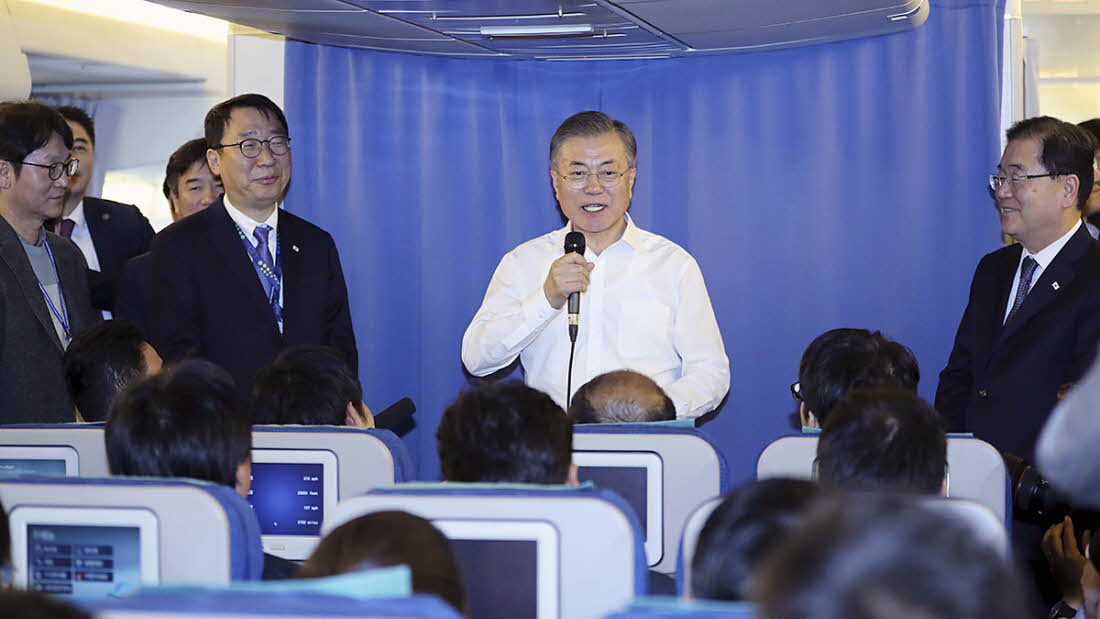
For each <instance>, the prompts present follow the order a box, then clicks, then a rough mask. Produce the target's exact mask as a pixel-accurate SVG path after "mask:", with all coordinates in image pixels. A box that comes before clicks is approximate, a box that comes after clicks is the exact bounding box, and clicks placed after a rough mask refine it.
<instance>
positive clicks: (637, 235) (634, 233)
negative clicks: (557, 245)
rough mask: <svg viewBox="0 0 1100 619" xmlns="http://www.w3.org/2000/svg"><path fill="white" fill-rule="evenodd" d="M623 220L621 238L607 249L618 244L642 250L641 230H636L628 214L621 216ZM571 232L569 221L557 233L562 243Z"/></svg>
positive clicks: (571, 224) (636, 227)
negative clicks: (623, 227) (623, 226)
mask: <svg viewBox="0 0 1100 619" xmlns="http://www.w3.org/2000/svg"><path fill="white" fill-rule="evenodd" d="M623 219H625V220H626V229H625V230H623V235H622V237H620V238H619V240H618V241H615V242H614V243H612V244H610V245H608V246H607V249H611V248H612V247H614V246H616V245H618V244H619V243H620V242H622V243H626V244H627V245H629V246H630V247H631V248H632V249H634V250H639V249H641V248H642V243H643V238H642V236H643V235H642V232H641V230H640V229H639V228H638V226H636V225H634V220H633V219H631V218H630V214H629V213H624V214H623ZM572 231H573V222H571V221H570V222H566V224H565V227H563V228H561V230H560V231H559V232H560V236H561V238H562V242H565V235H566V234H569V233H570V232H572ZM604 251H607V250H604ZM588 252H589V250H588V249H585V253H588Z"/></svg>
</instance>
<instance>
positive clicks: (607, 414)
mask: <svg viewBox="0 0 1100 619" xmlns="http://www.w3.org/2000/svg"><path fill="white" fill-rule="evenodd" d="M569 416H570V417H571V418H572V419H573V423H634V422H639V421H670V420H672V419H676V407H675V405H673V403H672V400H670V399H669V397H668V395H667V394H666V393H665V392H664V390H663V389H661V387H660V386H659V385H658V384H657V383H655V382H653V380H652V379H650V378H649V377H648V376H645V375H643V374H639V373H637V372H633V371H631V370H616V371H614V372H608V373H606V374H601V375H600V376H597V377H596V378H593V379H592V380H590V381H588V383H587V384H585V385H584V386H583V387H581V388H580V389H578V390H577V393H575V394H574V395H573V400H572V401H571V402H570V404H569Z"/></svg>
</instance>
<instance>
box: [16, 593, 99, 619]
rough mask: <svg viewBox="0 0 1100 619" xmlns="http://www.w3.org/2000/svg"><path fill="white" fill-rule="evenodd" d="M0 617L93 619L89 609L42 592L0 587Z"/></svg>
mask: <svg viewBox="0 0 1100 619" xmlns="http://www.w3.org/2000/svg"><path fill="white" fill-rule="evenodd" d="M0 617H4V618H5V619H92V615H90V614H88V612H87V611H85V610H83V609H81V608H78V607H76V606H72V605H70V604H67V603H66V602H64V601H62V600H60V599H57V598H53V597H50V596H48V595H45V594H42V593H35V592H32V591H22V590H19V589H0Z"/></svg>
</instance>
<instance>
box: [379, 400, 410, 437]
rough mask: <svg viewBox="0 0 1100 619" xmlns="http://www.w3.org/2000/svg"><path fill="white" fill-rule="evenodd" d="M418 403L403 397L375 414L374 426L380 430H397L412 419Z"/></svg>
mask: <svg viewBox="0 0 1100 619" xmlns="http://www.w3.org/2000/svg"><path fill="white" fill-rule="evenodd" d="M415 412H416V405H415V404H413V401H412V400H410V399H409V398H401V399H400V400H398V401H397V402H395V403H394V404H391V405H390V406H389V407H388V408H386V409H385V410H383V411H381V412H378V413H375V414H374V427H375V428H377V429H379V430H395V429H396V428H399V427H400V426H401V425H403V424H405V423H407V422H409V421H410V420H411V419H412V416H413V413H415Z"/></svg>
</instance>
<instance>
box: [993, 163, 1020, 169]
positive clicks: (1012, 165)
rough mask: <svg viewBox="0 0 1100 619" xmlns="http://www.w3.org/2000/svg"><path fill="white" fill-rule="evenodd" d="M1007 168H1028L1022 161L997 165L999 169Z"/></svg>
mask: <svg viewBox="0 0 1100 619" xmlns="http://www.w3.org/2000/svg"><path fill="white" fill-rule="evenodd" d="M1007 168H1015V169H1017V170H1026V169H1027V166H1025V165H1024V164H1022V163H1010V164H1008V165H998V166H997V169H998V170H1005V169H1007Z"/></svg>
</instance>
